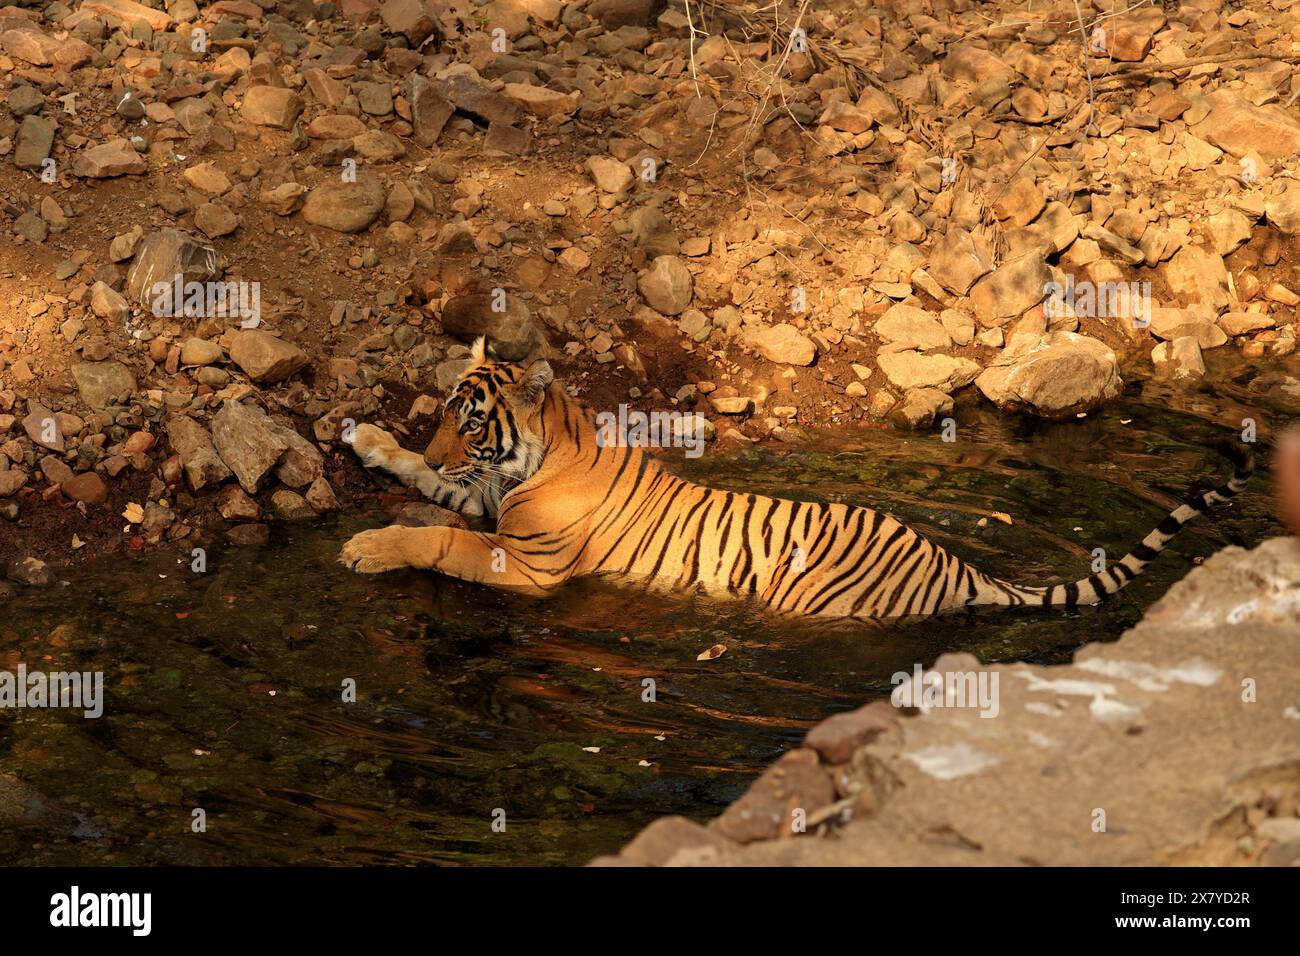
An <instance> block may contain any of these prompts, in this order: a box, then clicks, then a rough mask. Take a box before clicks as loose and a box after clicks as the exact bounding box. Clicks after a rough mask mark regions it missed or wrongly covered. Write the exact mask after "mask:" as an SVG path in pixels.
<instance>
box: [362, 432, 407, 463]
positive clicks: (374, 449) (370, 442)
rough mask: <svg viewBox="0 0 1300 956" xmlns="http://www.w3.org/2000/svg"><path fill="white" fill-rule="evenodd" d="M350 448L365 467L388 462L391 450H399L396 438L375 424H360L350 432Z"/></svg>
mask: <svg viewBox="0 0 1300 956" xmlns="http://www.w3.org/2000/svg"><path fill="white" fill-rule="evenodd" d="M352 450H353V451H355V452H356V453H357V457H359V458H360V459H361V463H362V464H363V465H365V466H366V467H367V468H374V467H376V466H377V465H385V464H388V463H389V456H390V454H391V453H392V452H395V451H398V450H400V446H399V445H398V444H397V439H396V438H394V437H393V436H392V435H390V434H388V432H386V431H384V430H383V429H382V428H379V427H378V426H376V425H369V424H361V425H358V426H357V427H356V431H355V432H353V434H352Z"/></svg>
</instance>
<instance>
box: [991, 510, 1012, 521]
mask: <svg viewBox="0 0 1300 956" xmlns="http://www.w3.org/2000/svg"><path fill="white" fill-rule="evenodd" d="M992 517H994V518H996V519H997V520H998V521H1001V522H1002V523H1003V524H1011V515H1009V514H1007V513H1006V512H1005V511H995V512H993V515H992Z"/></svg>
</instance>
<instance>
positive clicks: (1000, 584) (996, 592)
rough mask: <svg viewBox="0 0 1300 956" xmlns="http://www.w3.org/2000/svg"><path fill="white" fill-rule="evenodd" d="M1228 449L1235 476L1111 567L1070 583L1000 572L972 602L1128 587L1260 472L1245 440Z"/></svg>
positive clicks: (1078, 597) (1043, 598) (1072, 598)
mask: <svg viewBox="0 0 1300 956" xmlns="http://www.w3.org/2000/svg"><path fill="white" fill-rule="evenodd" d="M1223 452H1224V454H1225V455H1226V456H1227V457H1228V458H1230V459H1231V460H1232V462H1233V464H1234V465H1235V466H1236V470H1235V471H1234V473H1233V475H1232V477H1231V478H1229V479H1228V480H1227V482H1225V483H1224V484H1222V485H1220V486H1219V487H1218V488H1215V489H1214V490H1213V491H1207V492H1205V493H1204V494H1200V495H1196V496H1195V497H1193V498H1190V499H1188V500H1187V501H1186V502H1185V503H1184V504H1181V505H1179V506H1178V507H1177V508H1175V509H1174V510H1173V511H1171V512H1170V513H1169V514H1168V516H1166V517H1165V519H1164V520H1163V521H1161V522H1160V524H1158V525H1156V527H1155V528H1154V529H1152V531H1151V533H1150V534H1148V535H1147V536H1146V537H1145V538H1143V539H1142V542H1141V544H1139V545H1138V546H1137V547H1135V548H1134V549H1133V550H1132V551H1130V552H1129V553H1128V554H1126V555H1124V557H1123V559H1121V560H1120V561H1118V562H1116V563H1114V564H1111V565H1110V566H1109V567H1108V568H1106V570H1105V571H1102V572H1099V573H1097V574H1091V575H1089V576H1088V577H1086V578H1080V579H1079V580H1078V581H1072V582H1071V583H1069V584H1053V585H1049V586H1047V587H1021V586H1019V585H1015V584H1011V583H1010V582H1007V581H1001V580H998V579H997V578H991V577H987V576H984V577H985V579H986V580H985V582H981V583H984V584H985V586H984V587H981V588H979V589H978V591H977V592H976V594H974V595H972V597H971V600H970V601H969V602H968V603H970V604H998V605H1022V604H1023V605H1028V606H1031V607H1032V606H1035V605H1038V606H1042V607H1063V608H1073V607H1077V606H1078V605H1081V604H1099V603H1100V602H1102V601H1104V600H1105V599H1106V598H1108V597H1110V596H1111V595H1112V594H1115V593H1116V592H1118V591H1120V590H1122V589H1123V588H1125V587H1126V586H1127V585H1128V584H1129V582H1130V581H1132V580H1133V579H1134V578H1136V577H1137V576H1138V575H1139V574H1141V573H1142V572H1143V570H1145V568H1146V566H1147V565H1148V564H1150V563H1151V562H1152V561H1154V560H1155V559H1156V557H1157V556H1158V555H1159V554H1160V552H1161V551H1163V550H1164V549H1165V547H1166V546H1167V545H1168V544H1169V542H1170V541H1171V540H1173V537H1174V535H1176V534H1178V532H1179V531H1181V530H1182V529H1183V528H1184V526H1186V525H1187V523H1188V522H1189V521H1191V520H1192V519H1193V518H1196V517H1199V516H1200V515H1202V514H1204V513H1205V512H1207V511H1209V510H1210V509H1211V508H1214V507H1217V506H1219V505H1222V504H1226V503H1227V502H1229V501H1231V500H1232V499H1233V498H1235V497H1236V496H1237V494H1238V492H1240V491H1241V490H1242V489H1243V488H1245V487H1246V483H1247V482H1248V481H1249V480H1250V476H1251V475H1252V474H1254V472H1255V455H1254V453H1253V452H1252V451H1251V450H1250V449H1249V448H1248V447H1246V446H1245V445H1242V444H1238V443H1236V442H1228V443H1225V445H1224V447H1223Z"/></svg>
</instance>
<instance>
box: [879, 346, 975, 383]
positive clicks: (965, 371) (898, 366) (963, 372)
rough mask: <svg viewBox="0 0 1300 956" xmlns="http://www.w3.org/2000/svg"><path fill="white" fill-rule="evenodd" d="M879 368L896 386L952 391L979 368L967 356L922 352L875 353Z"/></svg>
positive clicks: (967, 381)
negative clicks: (957, 356)
mask: <svg viewBox="0 0 1300 956" xmlns="http://www.w3.org/2000/svg"><path fill="white" fill-rule="evenodd" d="M876 361H877V363H879V365H880V370H881V371H882V372H884V373H885V378H887V379H889V383H890V384H891V385H893V386H894V387H895V388H901V389H903V390H907V389H912V388H937V389H938V390H939V391H941V392H945V393H946V392H953V391H956V390H957V389H959V388H961V387H962V386H964V385H969V384H970V383H971V382H972V381H974V379H975V376H977V375H979V373H980V367H979V366H978V365H977V364H976V363H974V362H972V361H971V360H970V359H967V358H954V357H953V356H951V355H943V354H936V355H923V354H921V353H920V352H915V351H907V352H882V353H881V354H879V355H878V356H876Z"/></svg>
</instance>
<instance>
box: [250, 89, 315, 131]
mask: <svg viewBox="0 0 1300 956" xmlns="http://www.w3.org/2000/svg"><path fill="white" fill-rule="evenodd" d="M302 109H303V101H302V97H300V96H299V95H298V94H297V93H295V92H294V91H293V90H289V89H284V88H281V87H277V86H254V87H253V88H252V89H250V90H249V91H248V92H247V93H246V94H245V95H244V105H243V106H242V107H241V108H240V115H241V116H242V117H243V118H244V119H245V120H247V121H248V122H250V123H253V124H254V125H257V126H271V127H274V128H275V129H284V130H287V129H292V128H293V124H294V122H295V121H296V120H297V119H298V116H299V114H301V113H302Z"/></svg>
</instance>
